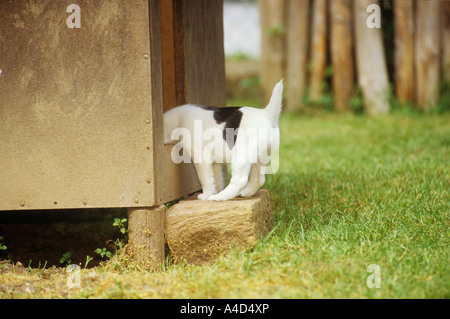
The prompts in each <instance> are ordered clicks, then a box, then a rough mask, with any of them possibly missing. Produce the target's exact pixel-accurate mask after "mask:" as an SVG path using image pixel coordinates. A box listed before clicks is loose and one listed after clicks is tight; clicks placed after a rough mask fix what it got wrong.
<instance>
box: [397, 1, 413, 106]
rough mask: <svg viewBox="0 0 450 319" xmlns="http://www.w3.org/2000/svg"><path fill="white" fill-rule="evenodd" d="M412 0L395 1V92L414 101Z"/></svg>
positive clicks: (399, 96)
mask: <svg viewBox="0 0 450 319" xmlns="http://www.w3.org/2000/svg"><path fill="white" fill-rule="evenodd" d="M413 5H414V4H413V2H412V1H411V0H404V1H394V19H395V57H394V59H395V80H394V81H395V94H396V96H397V98H398V99H399V100H400V101H402V102H404V103H405V102H412V101H413V96H414V95H413V93H414V10H413Z"/></svg>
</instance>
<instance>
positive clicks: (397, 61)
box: [259, 0, 450, 115]
mask: <svg viewBox="0 0 450 319" xmlns="http://www.w3.org/2000/svg"><path fill="white" fill-rule="evenodd" d="M259 8H260V22H261V30H262V39H261V40H262V53H261V83H262V87H263V92H264V99H265V100H266V101H267V99H268V97H269V96H270V93H271V89H272V87H273V84H274V83H276V82H277V81H278V80H279V79H280V78H284V79H285V80H286V108H287V109H291V110H292V109H299V108H302V107H304V102H303V101H304V98H305V95H308V96H309V98H308V100H309V101H312V102H314V101H320V100H321V98H322V97H323V96H324V94H325V92H324V91H326V88H327V85H328V87H329V88H330V89H329V91H330V93H332V96H333V106H334V109H335V110H338V111H344V112H345V111H350V110H351V109H352V106H351V105H352V104H351V99H352V97H354V96H355V94H356V93H355V92H360V94H361V96H362V99H363V101H364V102H363V103H364V109H365V111H366V112H367V113H368V114H371V115H376V114H384V113H387V112H388V111H389V97H390V94H392V95H393V96H394V97H395V98H397V99H398V100H399V101H401V102H404V103H412V104H414V105H416V106H417V107H418V108H420V109H423V110H428V109H430V108H432V107H433V106H434V105H435V104H436V102H437V101H438V99H439V91H440V89H439V88H440V84H441V82H443V81H449V80H450V1H439V0H427V1H414V0H401V1H399V0H394V1H381V2H379V1H374V0H313V1H310V0H259ZM383 15H385V16H383ZM386 25H390V26H391V28H388V27H386ZM391 29H392V30H391ZM388 33H390V34H388ZM387 35H390V36H391V38H392V39H391V40H392V41H391V43H389V42H386V38H387ZM386 43H388V44H387V45H386ZM392 51H393V52H394V53H393V55H392V56H391V57H390V58H391V60H390V61H387V52H392ZM388 62H391V63H392V64H393V68H392V70H391V72H388ZM330 74H331V75H330ZM391 88H392V90H391ZM358 94H359V93H358Z"/></svg>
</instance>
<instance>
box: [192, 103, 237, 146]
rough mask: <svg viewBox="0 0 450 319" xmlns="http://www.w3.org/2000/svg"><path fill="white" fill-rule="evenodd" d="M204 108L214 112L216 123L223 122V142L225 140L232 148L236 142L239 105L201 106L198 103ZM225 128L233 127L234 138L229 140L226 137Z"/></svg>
mask: <svg viewBox="0 0 450 319" xmlns="http://www.w3.org/2000/svg"><path fill="white" fill-rule="evenodd" d="M198 106H199V107H201V108H202V109H204V110H207V111H212V112H214V120H215V121H216V123H217V124H222V123H223V122H225V127H224V128H223V133H222V137H223V139H224V141H225V142H227V144H228V147H230V149H231V148H233V146H234V144H235V143H236V138H237V133H238V130H239V125H240V124H241V119H242V111H240V108H241V107H240V106H228V107H216V106H202V105H198ZM227 129H233V132H235V134H234V138H233V142H231V138H228V139H227Z"/></svg>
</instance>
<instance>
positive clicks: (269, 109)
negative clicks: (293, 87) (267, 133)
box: [264, 80, 283, 127]
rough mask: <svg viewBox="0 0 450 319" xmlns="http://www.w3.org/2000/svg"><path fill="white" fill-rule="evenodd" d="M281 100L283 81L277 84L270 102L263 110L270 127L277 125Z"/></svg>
mask: <svg viewBox="0 0 450 319" xmlns="http://www.w3.org/2000/svg"><path fill="white" fill-rule="evenodd" d="M282 99H283V80H281V81H280V82H278V83H277V84H276V85H275V87H274V88H273V91H272V96H271V97H270V102H269V104H268V105H267V106H266V108H265V109H264V110H265V111H266V115H267V117H268V118H269V119H270V120H271V121H272V125H273V126H274V127H275V126H277V124H278V119H279V118H280V113H281V108H282Z"/></svg>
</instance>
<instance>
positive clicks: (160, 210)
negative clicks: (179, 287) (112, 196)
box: [128, 205, 166, 270]
mask: <svg viewBox="0 0 450 319" xmlns="http://www.w3.org/2000/svg"><path fill="white" fill-rule="evenodd" d="M165 211H166V207H165V206H164V205H161V206H156V207H145V208H129V209H128V242H129V247H130V250H131V254H132V257H133V259H134V260H135V262H137V263H138V265H139V267H140V268H144V269H149V270H158V269H159V267H160V266H161V264H162V263H163V262H164V259H165V250H164V212H165Z"/></svg>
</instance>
